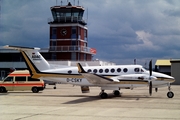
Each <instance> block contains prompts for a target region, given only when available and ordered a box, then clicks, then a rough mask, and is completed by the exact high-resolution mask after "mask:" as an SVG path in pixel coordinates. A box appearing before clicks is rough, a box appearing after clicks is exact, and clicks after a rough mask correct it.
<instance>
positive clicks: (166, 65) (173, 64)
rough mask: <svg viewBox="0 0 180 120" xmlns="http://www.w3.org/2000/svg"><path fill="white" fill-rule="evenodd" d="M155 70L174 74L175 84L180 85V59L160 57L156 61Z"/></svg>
mask: <svg viewBox="0 0 180 120" xmlns="http://www.w3.org/2000/svg"><path fill="white" fill-rule="evenodd" d="M155 70H156V71H158V72H161V73H164V74H167V75H171V76H173V77H174V78H175V79H176V81H175V82H174V83H173V84H174V85H180V74H179V73H180V71H179V70H180V59H159V60H157V61H156V63H155Z"/></svg>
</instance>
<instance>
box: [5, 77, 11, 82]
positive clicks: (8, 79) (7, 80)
mask: <svg viewBox="0 0 180 120" xmlns="http://www.w3.org/2000/svg"><path fill="white" fill-rule="evenodd" d="M11 81H13V77H6V78H5V79H4V82H11Z"/></svg>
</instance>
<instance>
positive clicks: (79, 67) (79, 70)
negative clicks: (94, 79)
mask: <svg viewBox="0 0 180 120" xmlns="http://www.w3.org/2000/svg"><path fill="white" fill-rule="evenodd" d="M77 67H78V72H79V73H87V72H86V71H85V70H84V69H83V67H82V66H81V64H80V63H77Z"/></svg>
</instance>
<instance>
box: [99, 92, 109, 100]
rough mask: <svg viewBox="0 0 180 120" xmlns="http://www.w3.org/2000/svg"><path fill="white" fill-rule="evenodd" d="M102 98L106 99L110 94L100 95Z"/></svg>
mask: <svg viewBox="0 0 180 120" xmlns="http://www.w3.org/2000/svg"><path fill="white" fill-rule="evenodd" d="M100 97H101V98H102V99H105V98H107V97H108V94H107V93H105V92H102V93H101V94H100Z"/></svg>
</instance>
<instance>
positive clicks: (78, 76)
mask: <svg viewBox="0 0 180 120" xmlns="http://www.w3.org/2000/svg"><path fill="white" fill-rule="evenodd" d="M4 48H7V49H15V50H19V51H20V52H21V53H22V55H23V57H24V59H25V62H26V65H27V67H28V68H29V70H30V73H31V75H32V78H39V79H45V80H49V81H54V82H61V83H66V84H73V85H79V86H81V90H82V93H87V92H89V87H100V88H101V92H100V97H101V98H107V97H108V94H107V93H105V90H113V91H114V95H115V96H120V92H119V90H120V89H123V88H125V89H133V88H136V87H143V86H149V94H150V95H151V94H152V88H155V91H156V92H157V90H158V88H159V87H164V86H168V90H169V91H168V93H167V97H168V98H173V96H174V93H173V92H172V91H171V85H170V84H171V83H172V82H174V81H175V79H174V77H172V76H169V75H165V74H162V73H158V72H153V71H152V61H150V64H149V71H148V70H146V69H144V68H143V67H142V66H141V65H113V66H86V67H82V66H81V64H80V63H77V67H69V66H66V67H65V66H61V65H59V67H57V66H52V65H50V64H49V63H48V62H47V61H46V60H45V59H44V57H43V56H42V55H41V54H40V53H39V50H40V48H29V47H20V46H9V45H6V46H4Z"/></svg>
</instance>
